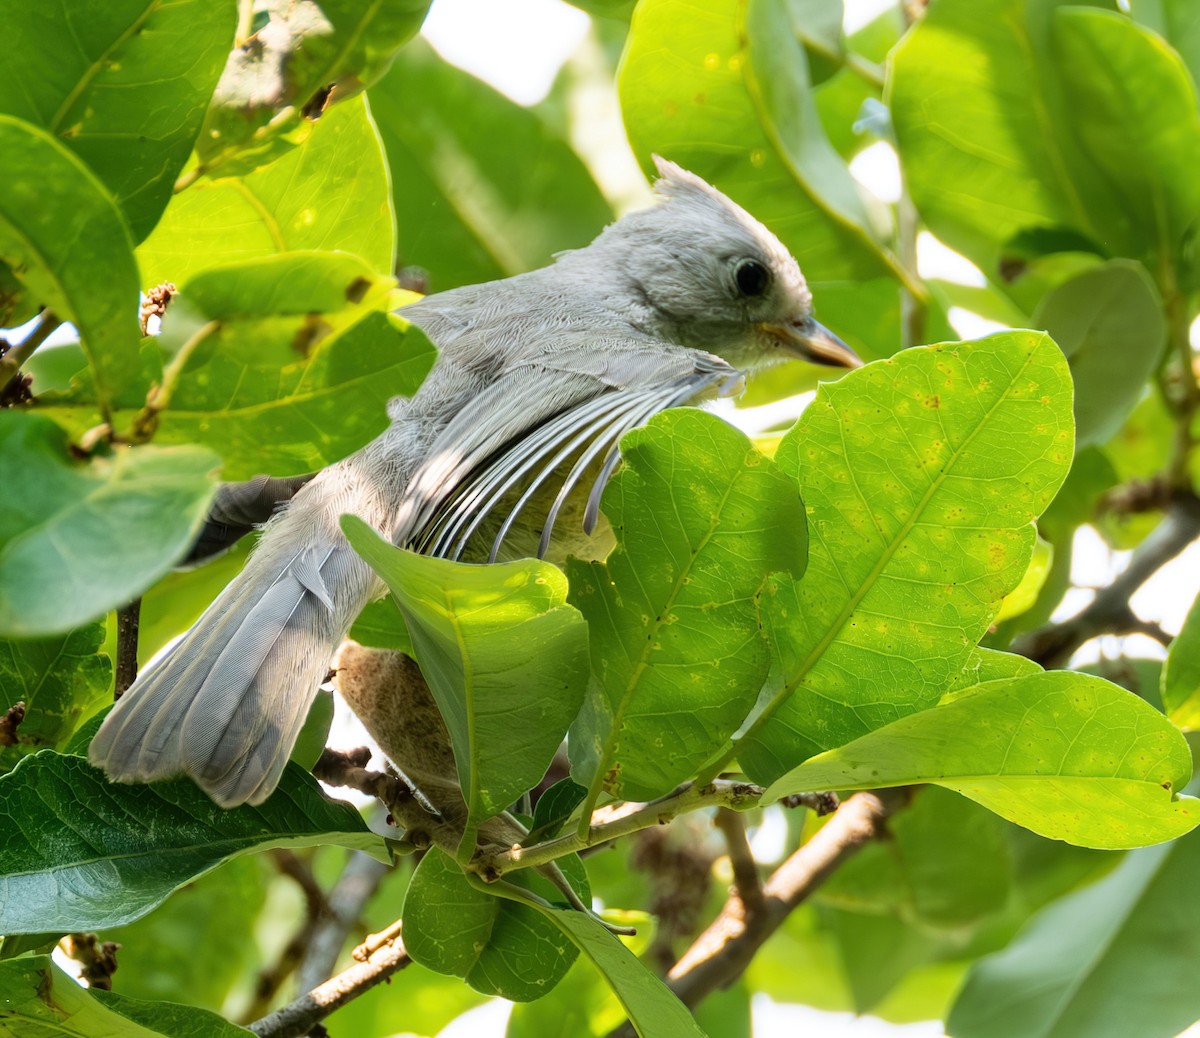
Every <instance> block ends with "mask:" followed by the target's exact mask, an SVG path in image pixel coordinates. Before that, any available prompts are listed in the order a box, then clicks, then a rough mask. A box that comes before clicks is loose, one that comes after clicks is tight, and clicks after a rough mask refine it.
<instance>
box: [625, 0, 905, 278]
mask: <svg viewBox="0 0 1200 1038" xmlns="http://www.w3.org/2000/svg"><path fill="white" fill-rule="evenodd" d="M796 30H797V26H796V25H793V23H792V20H791V17H790V13H789V11H788V8H787V7H786V5H784V4H780V3H772V2H770V0H749V3H740V2H738V0H642V2H641V3H640V4H639V5H638V7H637V9H636V11H635V12H634V16H633V21H632V24H631V27H630V33H629V39H628V42H627V44H626V47H625V53H624V56H623V57H622V60H621V70H620V76H619V80H618V89H619V91H620V97H621V111H622V114H623V115H624V118H625V128H626V130H627V131H628V133H629V139H630V142H631V143H632V145H633V149H634V151H635V152H636V153H637V154H638V156H639V157H640V158H641V159H642V160H643V162H647V161H648V160H649V157H650V155H651V153H658V154H661V155H665V156H666V157H667V158H669V159H671V160H673V161H675V162H678V163H680V164H681V165H683V166H684V167H686V168H687V169H690V170H693V171H694V172H696V173H698V174H700V175H701V176H703V177H704V178H705V179H707V180H709V181H711V182H714V183H716V184H717V185H718V186H719V187H720V188H721V190H722V191H725V192H726V193H727V194H729V195H730V196H731V197H733V198H734V199H736V200H737V201H738V202H739V203H740V204H742V205H744V206H745V207H746V208H747V209H748V210H749V211H750V212H752V213H753V214H754V215H755V216H756V217H757V218H758V219H760V220H762V221H763V222H764V223H765V224H766V225H767V226H768V227H770V228H771V229H772V230H773V231H774V232H775V233H776V234H778V235H779V236H780V238H781V239H782V240H783V242H784V244H785V245H787V246H788V247H789V248H790V249H791V251H792V252H793V254H794V255H795V256H796V258H797V259H798V260H799V261H800V265H801V267H803V268H804V269H805V270H806V271H807V272H808V274H809V275H810V276H811V278H812V279H813V280H815V281H817V282H822V281H831V280H835V279H842V278H845V279H854V280H867V279H869V278H873V277H879V276H880V275H881V274H884V273H886V272H888V271H889V270H892V269H893V267H894V261H892V260H891V258H890V257H889V256H888V255H887V253H886V252H885V250H884V249H883V247H882V246H881V245H879V244H878V242H877V241H876V240H875V238H874V232H873V229H872V227H871V221H870V219H869V217H868V215H867V210H866V206H865V204H864V203H863V201H862V198H861V196H860V194H859V189H858V188H857V186H856V185H855V182H854V180H853V178H852V177H851V176H850V173H849V170H848V169H847V167H846V165H845V163H844V162H843V161H842V160H841V158H840V157H839V156H838V154H837V152H836V151H834V149H833V146H832V145H830V143H829V141H828V140H827V139H826V137H825V134H824V130H823V129H822V127H821V124H820V119H819V117H818V115H817V111H816V106H815V103H814V101H813V98H812V93H811V90H810V87H809V82H808V63H807V59H806V58H805V55H804V47H803V45H802V44H801V43H800V41H799V39H798V38H797V36H796ZM667 56H669V58H668V57H667ZM818 298H820V296H819V293H818Z"/></svg>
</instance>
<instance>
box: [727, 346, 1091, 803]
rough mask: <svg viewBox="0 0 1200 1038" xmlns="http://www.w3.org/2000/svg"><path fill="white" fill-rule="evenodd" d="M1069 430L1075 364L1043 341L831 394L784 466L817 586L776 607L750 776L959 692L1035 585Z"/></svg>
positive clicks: (939, 360) (782, 451)
mask: <svg viewBox="0 0 1200 1038" xmlns="http://www.w3.org/2000/svg"><path fill="white" fill-rule="evenodd" d="M1071 425H1072V423H1071V382H1070V377H1069V374H1068V371H1067V364H1066V360H1065V358H1064V357H1063V355H1062V353H1060V352H1059V350H1058V349H1057V347H1055V345H1054V343H1053V342H1052V341H1051V340H1050V338H1049V337H1048V336H1046V335H1040V334H1037V333H1034V332H1007V333H1002V334H999V335H993V336H989V337H988V338H986V339H981V340H979V341H978V342H976V343H973V344H946V345H942V346H934V347H920V348H916V349H911V350H907V351H905V352H904V353H901V354H899V355H897V356H896V357H895V358H893V359H892V360H890V361H881V362H877V363H875V364H871V365H868V366H867V367H866V368H863V369H861V370H859V371H855V372H852V373H851V374H850V375H849V376H847V377H845V378H843V379H842V380H841V381H839V382H837V383H835V384H833V385H824V386H822V387H821V389H820V391H819V392H818V394H817V398H816V400H815V401H814V402H813V404H812V405H810V407H809V408H808V410H807V411H805V413H804V415H803V416H802V417H801V419H800V421H799V422H797V423H796V425H795V426H794V427H793V429H792V430H791V431H790V432H789V433H788V434H787V436H785V437H784V439H783V442H782V443H781V444H780V446H779V450H778V452H777V453H776V461H777V464H778V465H779V466H780V468H781V469H783V471H784V472H786V473H788V474H789V475H790V476H791V477H792V478H793V479H795V480H796V482H797V484H798V485H799V486H800V487H801V488H802V489H803V493H804V499H805V502H806V504H807V506H808V519H809V528H810V535H811V538H812V540H811V549H810V555H809V567H808V572H807V573H806V574H805V576H804V579H803V580H802V581H795V580H792V579H790V578H788V577H785V576H780V577H778V578H774V579H773V580H772V581H771V582H770V584H769V585H768V587H767V589H766V591H765V592H764V595H763V603H762V607H763V618H764V622H765V625H766V628H767V631H768V634H769V636H770V638H771V642H772V645H773V646H774V649H775V654H776V658H777V660H778V678H779V681H778V682H776V683H775V684H773V686H772V687H771V688H770V690H769V691H770V695H769V696H768V697H766V698H764V700H763V701H762V702H760V708H761V709H760V711H759V713H758V716H757V718H756V719H755V720H754V721H753V723H752V724H751V726H750V727H749V728H748V729H747V731H746V734H745V736H744V737H743V738H742V739H741V741H740V742H739V744H738V759H739V761H740V763H741V765H742V767H743V768H744V769H745V770H746V772H747V774H749V775H751V776H752V777H754V778H755V780H756V781H764V782H769V781H771V780H772V779H774V778H776V777H777V776H778V775H780V774H782V773H783V772H784V771H786V770H787V769H788V768H790V767H793V766H794V765H795V764H797V763H798V762H799V761H800V760H802V759H803V758H804V757H805V756H808V755H810V754H812V753H816V752H819V751H820V750H823V749H827V748H829V747H831V746H837V745H841V744H842V743H845V742H848V741H850V740H851V739H853V738H856V737H857V736H859V735H862V734H863V733H865V732H867V731H870V730H871V729H873V728H878V727H880V726H881V725H884V724H888V723H889V722H891V721H894V720H895V719H896V718H898V717H901V716H903V715H904V714H906V713H911V712H913V711H915V710H920V709H923V708H925V707H928V706H931V705H933V703H935V702H936V701H937V700H938V698H939V697H940V696H941V695H942V694H943V693H944V692H946V691H947V689H948V688H949V687H950V685H951V684H952V682H954V680H955V677H956V675H957V674H958V673H959V672H960V671H961V670H962V669H963V667H964V666H965V665H966V664H967V662H968V659H969V657H970V655H971V652H972V648H973V646H974V645H975V644H976V643H977V642H978V641H979V639H980V638H982V637H983V635H984V634H985V633H986V632H987V629H988V626H989V625H990V624H991V622H992V620H993V618H994V616H995V614H996V612H997V610H998V609H999V607H1000V603H1001V601H1002V600H1003V598H1004V596H1005V595H1007V594H1008V593H1009V592H1010V591H1012V590H1013V589H1014V588H1015V587H1017V585H1018V584H1019V582H1020V580H1021V578H1022V576H1023V575H1024V573H1025V571H1026V569H1027V568H1028V565H1029V560H1030V557H1031V553H1032V551H1033V547H1034V542H1035V540H1036V532H1035V530H1034V526H1033V519H1034V518H1035V517H1036V516H1037V515H1038V513H1039V512H1041V511H1042V510H1043V509H1044V508H1045V507H1046V506H1047V505H1048V504H1049V503H1050V501H1051V500H1052V499H1053V497H1054V494H1055V492H1056V491H1057V490H1058V487H1059V485H1060V484H1061V483H1062V481H1063V479H1064V477H1065V476H1066V474H1067V470H1068V469H1069V467H1070V462H1071V456H1072V435H1071Z"/></svg>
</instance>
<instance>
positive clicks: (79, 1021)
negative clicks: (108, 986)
mask: <svg viewBox="0 0 1200 1038" xmlns="http://www.w3.org/2000/svg"><path fill="white" fill-rule="evenodd" d="M0 992H3V996H2V997H0V1005H2V1006H3V1009H0V1038H100V1036H104V1038H108V1036H110V1035H112V1036H117V1035H119V1036H120V1038H249V1035H250V1034H251V1032H250V1031H247V1030H245V1029H244V1028H241V1027H236V1026H234V1025H233V1024H231V1023H229V1021H227V1020H225V1019H223V1018H222V1017H219V1016H217V1015H216V1014H215V1013H208V1012H205V1011H204V1010H203V1009H192V1008H191V1007H189V1006H180V1005H173V1004H172V1003H169V1002H143V1001H142V1000H141V999H137V998H126V997H124V996H123V995H116V994H113V993H112V992H111V991H96V990H90V991H89V990H88V989H87V988H84V987H80V986H79V984H78V983H76V982H75V981H74V980H73V979H72V978H71V977H68V976H67V975H66V974H65V973H64V972H63V971H62V970H60V969H59V968H58V967H57V966H55V965H54V963H53V962H51V961H50V956H49V955H39V956H36V957H34V958H22V959H14V960H12V961H9V962H0Z"/></svg>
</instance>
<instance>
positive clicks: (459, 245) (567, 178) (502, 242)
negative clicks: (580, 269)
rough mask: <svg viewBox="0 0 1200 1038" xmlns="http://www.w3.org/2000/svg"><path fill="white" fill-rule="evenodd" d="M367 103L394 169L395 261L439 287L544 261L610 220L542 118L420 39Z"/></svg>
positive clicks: (565, 145)
mask: <svg viewBox="0 0 1200 1038" xmlns="http://www.w3.org/2000/svg"><path fill="white" fill-rule="evenodd" d="M414 97H419V98H421V103H420V104H419V105H414V104H413V98H414ZM370 98H371V111H372V113H373V115H374V117H375V120H376V122H377V123H378V124H379V132H380V135H381V136H382V138H383V143H384V145H385V147H386V149H387V156H388V162H389V165H390V168H391V174H392V195H393V199H394V203H395V207H396V213H397V222H398V224H399V250H398V251H399V262H400V264H401V265H402V266H410V265H415V266H417V267H420V268H422V269H423V270H425V271H427V272H428V274H429V287H430V290H431V291H435V292H440V291H444V290H445V289H448V288H454V287H456V286H458V285H464V284H475V283H478V282H481V281H491V280H493V279H495V278H501V277H508V276H510V275H512V274H519V273H521V272H523V271H526V270H532V269H534V268H535V267H541V266H544V265H545V264H546V263H547V262H548V260H549V258H550V256H551V254H552V253H555V252H559V251H561V250H563V249H571V248H576V247H579V246H582V245H586V244H587V243H588V242H589V241H590V240H591V239H592V238H593V237H595V236H596V234H598V233H599V231H600V230H601V228H603V227H604V225H605V224H606V223H608V222H609V221H610V220H611V219H612V215H613V214H612V211H611V210H610V209H609V207H608V204H607V203H606V202H605V201H604V198H603V197H602V196H601V194H600V191H599V189H598V188H597V187H596V185H595V183H594V182H593V181H592V178H591V175H590V174H589V173H588V171H587V168H586V167H585V166H584V164H583V163H582V162H581V161H580V159H579V158H578V156H576V154H575V153H574V152H573V151H572V150H571V148H570V145H569V144H568V143H567V141H566V140H565V139H564V138H563V137H561V136H560V135H559V134H558V133H557V132H556V131H555V130H554V129H553V128H552V127H551V126H549V125H548V124H547V123H546V121H545V120H544V119H543V118H542V117H541V116H540V115H539V114H538V113H537V112H536V111H533V110H531V109H528V108H523V107H521V106H520V105H518V104H516V103H514V102H513V101H510V100H509V99H508V98H506V97H505V96H504V95H503V94H500V93H499V92H497V91H495V90H493V89H492V88H491V87H489V86H487V85H486V84H484V83H482V82H481V81H479V80H477V79H476V78H475V77H474V76H472V75H470V74H469V73H467V72H463V71H462V70H460V69H457V68H455V67H454V66H453V65H451V64H449V63H448V62H445V61H443V60H442V59H441V58H439V57H438V56H437V54H436V53H435V52H434V51H433V49H432V48H431V47H429V46H428V45H427V44H424V43H423V41H420V40H415V41H414V42H413V43H412V44H411V45H409V46H408V47H406V48H405V51H404V56H403V58H402V59H401V60H400V61H397V62H396V63H395V64H394V65H393V66H392V68H391V71H390V72H388V74H387V75H386V76H385V77H384V78H383V79H381V80H380V81H379V82H378V83H376V84H375V85H374V86H373V87H372V88H371V91H370Z"/></svg>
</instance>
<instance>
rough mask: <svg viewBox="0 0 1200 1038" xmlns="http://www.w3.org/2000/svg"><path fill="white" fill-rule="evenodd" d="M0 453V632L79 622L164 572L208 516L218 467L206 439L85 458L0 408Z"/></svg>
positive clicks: (49, 430)
mask: <svg viewBox="0 0 1200 1038" xmlns="http://www.w3.org/2000/svg"><path fill="white" fill-rule="evenodd" d="M0 456H3V457H4V458H5V460H6V461H7V462H8V466H9V474H8V475H7V477H6V479H7V487H6V493H5V507H3V508H0V632H3V633H5V634H7V635H13V636H18V637H34V636H39V635H46V634H57V633H60V632H63V631H68V630H70V629H71V628H73V627H78V626H80V625H82V624H84V623H87V622H88V621H90V620H93V619H95V618H96V617H97V616H99V615H100V614H102V613H105V612H107V611H108V610H109V609H113V608H115V607H117V606H120V605H123V604H124V603H126V602H128V601H130V600H131V599H133V598H136V597H137V596H138V595H139V594H140V593H141V592H142V591H143V590H145V589H146V588H147V587H149V586H150V585H151V584H153V583H154V581H155V580H157V579H158V578H159V577H161V576H162V575H163V574H164V573H166V572H167V570H169V569H170V568H171V566H172V565H174V564H175V563H176V562H177V561H178V560H179V558H180V557H181V556H182V555H183V554H184V553H185V552H186V551H187V549H188V547H189V545H190V544H191V542H192V538H193V536H194V534H195V532H196V530H197V529H198V527H199V525H200V523H201V521H202V520H203V518H204V514H205V511H206V510H207V507H208V502H209V498H210V497H211V496H212V491H213V479H212V477H213V473H214V470H215V469H216V467H217V464H218V462H217V458H216V457H215V456H214V455H213V454H211V453H209V452H208V451H206V450H204V449H202V448H200V447H132V448H118V449H117V450H116V451H115V453H114V454H113V456H112V457H109V458H94V459H92V461H91V462H90V463H88V464H86V465H84V464H80V463H78V462H76V461H73V459H72V458H71V455H70V450H69V447H68V443H67V436H66V433H64V432H63V431H62V430H61V429H60V428H58V426H56V425H55V424H54V423H53V422H52V421H50V420H49V419H47V418H44V417H42V416H41V415H31V414H20V413H15V412H4V413H0ZM48 592H49V593H48Z"/></svg>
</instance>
